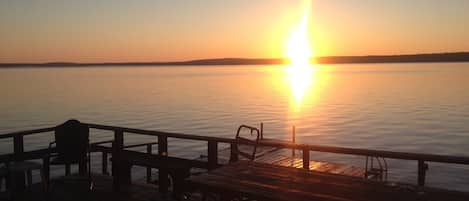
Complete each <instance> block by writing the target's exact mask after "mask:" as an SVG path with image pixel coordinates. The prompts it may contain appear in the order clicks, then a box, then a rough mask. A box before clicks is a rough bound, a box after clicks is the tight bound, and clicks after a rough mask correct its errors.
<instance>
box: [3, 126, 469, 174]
mask: <svg viewBox="0 0 469 201" xmlns="http://www.w3.org/2000/svg"><path fill="white" fill-rule="evenodd" d="M85 124H87V125H88V126H89V127H90V128H94V129H100V130H109V131H121V132H124V133H134V134H140V135H151V136H166V137H170V138H180V139H189V140H198V141H216V142H219V143H229V144H231V143H237V142H236V140H235V139H230V138H222V137H211V136H200V135H190V134H181V133H171V132H163V131H151V130H143V129H135V128H126V127H118V126H108V125H101V124H92V123H85ZM54 129H55V127H48V128H41V129H34V130H27V131H19V132H13V133H7V134H3V135H0V139H2V138H12V137H15V136H17V135H31V134H35V133H42V132H50V131H53V130H54ZM259 146H272V147H278V148H289V149H299V150H308V151H318V152H328V153H337V154H348V155H361V156H377V157H384V158H391V159H402V160H416V161H427V162H439V163H454V164H464V165H469V157H466V156H452V155H437V154H423V153H408V152H397V151H384V150H372V149H360V148H348V147H336V146H325V145H310V144H297V143H291V142H280V141H259Z"/></svg>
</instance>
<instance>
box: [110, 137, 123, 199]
mask: <svg viewBox="0 0 469 201" xmlns="http://www.w3.org/2000/svg"><path fill="white" fill-rule="evenodd" d="M123 147H124V132H123V131H122V130H115V131H114V142H113V143H112V176H113V187H114V190H115V191H119V190H120V183H121V180H123V178H122V177H123V175H122V170H121V168H122V167H121V166H122V163H121V161H120V158H119V157H120V152H121V151H122V149H123Z"/></svg>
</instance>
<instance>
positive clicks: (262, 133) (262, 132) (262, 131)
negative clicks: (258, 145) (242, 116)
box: [261, 122, 264, 139]
mask: <svg viewBox="0 0 469 201" xmlns="http://www.w3.org/2000/svg"><path fill="white" fill-rule="evenodd" d="M261 139H264V123H262V122H261Z"/></svg>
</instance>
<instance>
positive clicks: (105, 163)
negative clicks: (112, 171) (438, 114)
mask: <svg viewBox="0 0 469 201" xmlns="http://www.w3.org/2000/svg"><path fill="white" fill-rule="evenodd" d="M102 153H103V160H102V165H101V168H102V169H101V171H102V172H103V174H104V175H109V172H107V152H106V151H103V152H102Z"/></svg>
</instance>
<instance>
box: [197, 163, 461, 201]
mask: <svg viewBox="0 0 469 201" xmlns="http://www.w3.org/2000/svg"><path fill="white" fill-rule="evenodd" d="M230 166H231V167H230ZM190 181H191V182H193V183H195V184H201V185H205V186H208V187H211V188H215V189H222V191H230V190H231V191H233V192H234V193H236V192H239V193H241V194H247V195H253V197H249V196H248V197H249V198H253V199H259V200H334V201H337V200H342V201H343V200H418V199H420V198H422V196H425V195H426V194H423V195H422V194H420V193H418V192H419V191H420V190H419V188H414V189H415V191H413V190H409V189H412V188H394V187H392V186H386V185H384V184H383V183H378V182H370V181H367V180H364V179H353V178H350V177H343V176H339V175H337V176H331V175H330V174H319V173H315V172H311V171H304V170H302V169H295V168H283V167H280V166H270V165H267V164H261V163H241V164H236V165H233V166H232V165H229V166H226V167H224V168H220V169H218V170H215V171H213V172H209V173H208V174H206V175H204V176H203V177H201V178H200V177H199V178H197V177H196V178H191V179H190ZM426 192H427V191H426ZM429 192H430V191H429ZM431 193H434V194H438V193H439V192H438V191H431ZM445 196H448V194H445V193H442V194H441V195H440V197H445ZM427 198H428V197H427ZM430 198H432V197H430ZM446 198H447V197H446ZM458 198H460V200H463V199H464V198H466V199H467V198H468V195H467V194H466V195H464V196H462V197H458ZM423 199H425V197H423Z"/></svg>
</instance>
